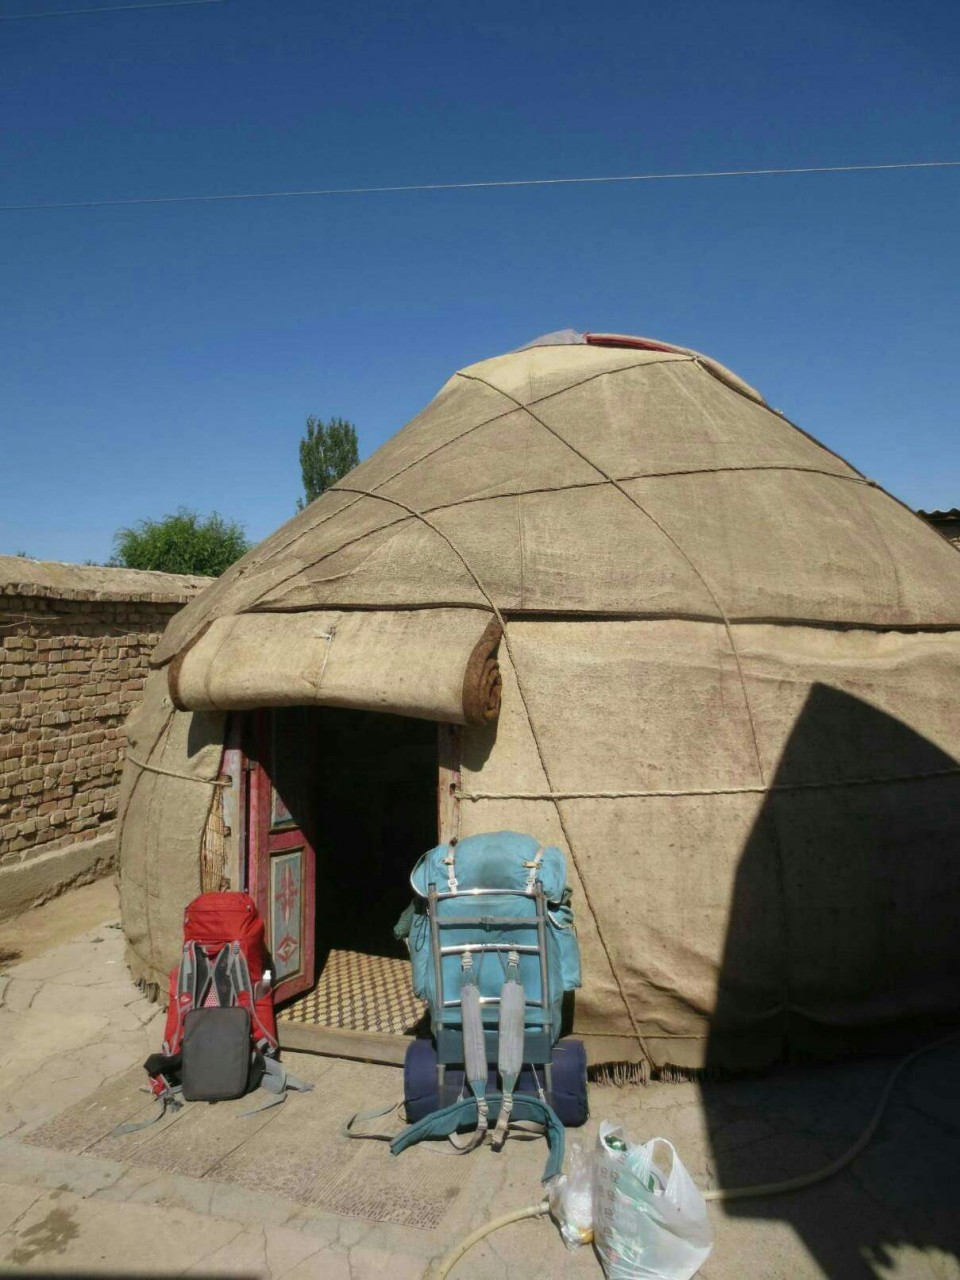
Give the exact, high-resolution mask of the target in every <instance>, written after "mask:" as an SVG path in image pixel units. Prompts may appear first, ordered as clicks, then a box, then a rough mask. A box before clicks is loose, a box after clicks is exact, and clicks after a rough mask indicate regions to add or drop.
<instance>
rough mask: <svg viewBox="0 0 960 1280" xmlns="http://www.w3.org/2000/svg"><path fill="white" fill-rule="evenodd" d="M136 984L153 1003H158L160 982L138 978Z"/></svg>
mask: <svg viewBox="0 0 960 1280" xmlns="http://www.w3.org/2000/svg"><path fill="white" fill-rule="evenodd" d="M136 986H137V989H138V990H139V991H142V992H143V994H144V995H145V996H146V997H147V999H148V1000H149V1001H150V1003H151V1004H157V1002H158V1001H159V999H160V984H159V983H158V982H149V981H148V980H147V979H146V978H137V981H136Z"/></svg>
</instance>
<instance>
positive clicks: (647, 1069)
mask: <svg viewBox="0 0 960 1280" xmlns="http://www.w3.org/2000/svg"><path fill="white" fill-rule="evenodd" d="M734 1074H735V1073H733V1072H730V1071H726V1070H725V1069H724V1068H723V1067H678V1066H676V1065H675V1064H674V1063H672V1062H665V1063H664V1064H663V1066H661V1067H651V1065H650V1064H649V1063H648V1062H595V1063H592V1064H591V1065H590V1066H589V1067H587V1079H588V1080H589V1081H590V1083H591V1084H599V1085H617V1086H618V1087H624V1086H626V1085H636V1084H641V1085H646V1084H649V1083H650V1082H651V1081H656V1082H657V1083H659V1084H710V1083H712V1082H714V1081H717V1080H727V1079H730V1078H731V1076H732V1075H734Z"/></svg>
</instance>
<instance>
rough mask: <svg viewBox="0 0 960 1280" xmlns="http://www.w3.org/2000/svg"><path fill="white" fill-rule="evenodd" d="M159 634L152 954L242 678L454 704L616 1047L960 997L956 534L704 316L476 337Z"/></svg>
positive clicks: (350, 697)
mask: <svg viewBox="0 0 960 1280" xmlns="http://www.w3.org/2000/svg"><path fill="white" fill-rule="evenodd" d="M153 666H154V668H155V670H154V672H153V673H152V674H151V676H150V677H149V679H148V682H147V686H146V689H145V693H144V699H143V703H142V706H141V707H140V709H139V710H138V711H137V712H136V713H135V715H134V717H133V719H132V721H131V724H130V726H129V751H130V757H131V758H130V760H129V761H128V764H127V768H126V772H125V775H124V785H123V793H122V797H121V823H122V834H121V854H120V856H121V890H122V906H123V919H124V927H125V929H126V933H127V938H128V944H129V945H128V957H129V962H130V965H131V967H132V970H133V972H134V975H135V976H136V977H138V978H141V979H146V980H147V981H157V982H160V983H161V984H162V977H163V973H164V972H165V970H166V969H167V968H168V967H169V966H170V965H171V964H172V963H173V962H174V961H175V959H176V955H177V952H178V945H179V938H180V927H181V914H182V908H183V906H184V904H185V903H186V902H187V900H188V899H189V898H190V897H191V896H192V895H193V894H195V893H196V892H198V891H199V888H200V879H199V874H200V873H199V854H200V846H201V842H202V839H203V833H204V828H205V822H206V819H207V815H208V811H209V808H210V793H211V788H210V787H209V786H208V785H204V784H205V783H209V782H211V781H212V780H214V779H216V777H217V775H218V771H219V769H220V761H221V749H222V746H223V737H224V724H225V719H226V717H225V713H226V712H228V711H234V710H238V709H244V708H250V707H257V706H273V705H285V704H311V703H317V704H332V705H338V706H346V707H359V708H374V709H380V710H384V711H392V712H395V713H398V714H401V715H408V716H419V717H425V718H427V719H433V720H437V721H440V722H448V723H459V724H461V725H462V726H463V728H462V776H461V784H460V786H461V795H460V804H459V825H460V834H461V836H466V835H469V834H471V833H474V832H480V831H496V830H501V829H513V830H517V831H523V832H530V833H532V834H534V835H536V836H537V837H538V838H539V839H540V840H541V841H543V842H544V843H545V844H556V845H559V846H560V847H561V848H562V849H563V850H564V852H565V853H566V855H567V865H568V874H569V880H570V884H571V886H572V890H573V906H574V908H575V911H576V914H577V921H578V932H579V939H580V947H581V952H582V958H583V973H584V981H583V987H582V989H581V990H580V991H579V992H578V993H577V996H576V1003H575V1011H574V1023H573V1028H574V1031H575V1032H577V1033H578V1034H580V1035H583V1036H584V1037H585V1038H586V1040H587V1043H588V1047H589V1051H590V1054H591V1057H592V1059H593V1060H594V1061H608V1062H620V1061H627V1062H634V1063H642V1064H644V1069H646V1068H648V1067H663V1066H665V1065H666V1064H675V1065H676V1066H678V1067H680V1068H686V1069H696V1068H701V1067H704V1066H708V1067H710V1066H718V1067H731V1068H738V1067H754V1066H759V1065H764V1064H766V1063H769V1062H772V1061H774V1060H776V1059H777V1058H780V1057H782V1056H784V1055H785V1054H790V1053H798V1054H805V1053H812V1054H819V1053H832V1052H834V1051H839V1050H847V1049H850V1048H858V1047H876V1046H878V1045H879V1046H890V1047H896V1045H897V1044H898V1043H899V1042H901V1041H903V1040H904V1037H905V1036H906V1034H907V1033H908V1032H910V1034H915V1032H916V1028H917V1027H919V1026H921V1025H926V1024H927V1023H929V1022H932V1021H936V1020H938V1019H942V1018H945V1017H948V1016H950V1015H951V1014H952V1013H955V1012H956V1010H957V1006H958V1003H960V982H958V978H960V965H958V950H960V943H958V938H960V928H958V924H960V920H958V901H960V898H958V889H960V841H958V836H960V767H958V764H957V761H958V759H960V701H958V688H960V684H958V678H960V556H958V554H957V551H956V550H955V549H954V548H953V547H952V546H950V545H949V544H948V543H947V542H946V541H945V540H944V539H943V538H941V537H940V536H939V535H938V534H937V533H936V532H935V531H933V530H932V529H930V528H929V527H928V526H927V525H926V524H924V522H923V521H921V520H920V519H919V518H917V517H916V516H915V515H914V514H913V513H911V512H910V511H909V510H908V509H907V508H905V507H904V506H903V505H901V504H900V503H899V502H897V501H896V500H895V499H893V498H892V497H890V496H889V495H888V494H886V493H885V492H883V490H881V489H880V488H878V487H877V486H876V485H875V484H874V483H873V482H872V481H870V480H868V479H866V478H865V477H864V476H863V475H861V474H860V473H859V472H858V471H856V470H855V469H854V468H853V467H852V466H850V465H849V464H848V463H846V462H844V461H843V460H842V459H841V458H839V457H838V456H837V455H836V454H834V453H832V452H831V451H830V450H829V449H827V448H825V447H824V446H822V445H821V444H819V443H817V441H816V440H814V439H813V438H812V437H810V436H809V435H807V434H806V433H805V432H803V431H802V430H800V429H798V428H797V427H795V426H793V425H792V424H791V423H790V422H788V421H787V420H786V419H785V418H784V417H783V416H782V415H781V414H780V413H778V412H775V411H773V410H771V409H770V408H769V407H768V406H767V405H766V403H765V402H764V400H763V398H762V397H761V396H760V395H759V393H758V392H756V391H754V390H753V389H752V388H751V387H749V386H747V385H746V384H745V383H744V382H742V381H741V380H740V379H739V378H737V377H736V376H735V375H733V374H732V373H730V372H729V371H728V370H726V369H724V368H723V367H722V366H720V365H719V364H717V363H716V362H715V361H712V360H710V359H708V358H706V357H703V356H700V355H698V354H696V353H695V352H691V351H688V350H686V349H683V348H678V347H673V346H670V345H668V344H665V343H659V342H652V341H648V340H645V339H633V338H620V337H616V336H609V335H582V334H575V333H572V332H564V333H561V334H557V335H551V336H550V337H549V338H547V339H541V340H540V341H539V342H538V343H535V344H532V345H531V346H529V347H527V348H524V349H522V350H519V351H516V352H513V353H511V354H508V355H503V356H498V357H496V358H494V359H490V360H484V361H482V362H481V363H479V364H474V365H471V366H469V367H468V368H465V369H463V370H461V371H460V372H458V373H456V374H455V375H454V376H453V377H452V378H451V379H450V380H449V381H448V382H447V383H446V385H445V386H444V387H443V388H442V389H441V391H440V392H439V394H438V395H437V396H436V398H435V399H434V400H433V401H432V402H431V403H430V404H429V405H428V406H427V407H426V408H425V409H424V410H423V412H422V413H420V414H419V415H418V416H417V417H416V418H414V419H413V421H412V422H410V423H409V424H408V425H407V426H406V427H404V428H403V429H402V430H401V431H399V432H398V433H397V434H396V435H394V436H393V437H392V438H391V439H389V440H388V441H387V443H386V444H384V445H383V446H382V448H380V449H378V450H377V452H376V453H375V454H373V456H372V457H370V458H369V459H368V460H367V461H365V462H363V463H361V465H360V466H359V467H357V468H356V469H355V470H354V471H353V472H351V473H350V474H349V475H348V476H347V477H345V478H344V479H343V480H341V481H340V482H339V483H338V484H336V485H335V486H334V487H333V488H332V489H330V490H328V491H327V492H326V493H324V494H323V496H322V497H320V498H319V499H318V500H317V501H315V502H313V503H311V504H310V505H309V506H308V507H307V508H306V509H305V510H303V511H302V512H301V513H299V514H298V515H297V516H295V517H294V518H293V519H292V520H290V521H288V522H287V524H285V525H284V526H283V527H282V528H280V529H279V530H278V531H277V532H276V533H274V534H273V535H272V536H271V537H269V538H268V539H267V540H266V541H265V542H263V543H261V544H260V545H259V546H258V547H256V548H255V549H254V550H252V551H251V552H250V553H249V554H248V555H246V556H245V557H244V558H243V559H242V560H240V561H239V562H238V563H237V564H235V565H234V566H233V567H232V568H231V569H229V570H228V571H227V572H226V573H225V574H224V575H223V577H222V578H220V579H218V581H217V582H216V583H214V584H213V585H211V586H210V587H209V588H208V589H207V590H205V591H204V592H203V593H201V594H200V595H198V596H197V597H196V598H195V599H194V600H193V601H192V602H191V603H190V604H189V605H187V607H186V608H184V609H183V611H182V612H181V613H179V614H178V615H177V616H176V617H175V618H174V619H173V620H172V621H171V623H170V625H169V626H168V628H167V631H166V633H165V635H164V637H163V639H162V640H161V643H160V645H159V647H158V648H157V650H156V653H155V654H154V657H153ZM498 711H499V714H498ZM144 766H146V767H144ZM371 785H375V780H372V781H371ZM421 852H422V850H420V849H411V850H410V851H409V853H410V864H411V866H412V864H413V862H414V860H415V858H416V857H417V856H418V855H419V854H420V853H421Z"/></svg>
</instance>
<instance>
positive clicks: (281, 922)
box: [246, 707, 316, 1000]
mask: <svg viewBox="0 0 960 1280" xmlns="http://www.w3.org/2000/svg"><path fill="white" fill-rule="evenodd" d="M248 728H249V730H250V732H249V733H248V735H247V738H248V744H247V751H248V763H247V770H246V776H247V781H248V787H249V791H248V795H249V809H248V824H247V831H248V833H249V835H248V842H249V849H248V863H247V867H248V883H249V891H250V894H251V896H252V897H253V899H254V901H255V902H256V904H257V907H258V909H259V911H260V914H261V915H262V916H263V919H264V921H265V922H266V926H267V946H268V947H269V950H270V954H271V956H272V957H273V965H274V969H273V974H274V992H275V995H276V998H277V1000H286V999H288V998H289V997H290V996H295V995H299V994H300V992H303V991H309V990H310V989H311V988H312V987H313V986H314V985H315V984H316V910H315V902H316V896H315V895H316V854H315V853H314V849H313V845H312V844H311V842H310V839H309V836H308V832H309V830H310V829H311V827H312V824H313V821H314V819H315V815H314V806H313V796H312V795H311V774H312V767H313V764H314V762H315V760H316V752H315V745H316V744H315V743H314V742H313V741H312V737H311V735H310V733H309V729H310V718H309V714H308V713H307V711H306V708H303V707H271V708H265V709H264V710H262V711H256V712H254V713H253V714H252V723H251V724H250V725H249V726H248Z"/></svg>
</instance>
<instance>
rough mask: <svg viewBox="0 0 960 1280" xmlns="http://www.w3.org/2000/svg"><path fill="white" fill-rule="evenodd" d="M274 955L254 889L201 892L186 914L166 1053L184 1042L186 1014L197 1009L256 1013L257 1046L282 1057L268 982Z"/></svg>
mask: <svg viewBox="0 0 960 1280" xmlns="http://www.w3.org/2000/svg"><path fill="white" fill-rule="evenodd" d="M268 963H269V958H268V956H267V944H266V937H265V930H264V925H263V920H262V919H261V917H260V913H259V911H258V910H257V905H256V903H255V902H254V900H253V899H252V898H251V897H250V895H249V894H248V893H201V894H200V896H199V898H194V900H193V901H192V902H191V903H190V904H189V905H188V906H187V908H186V910H185V911H184V913H183V951H182V953H181V955H180V963H179V965H178V966H177V968H176V969H171V971H170V1000H169V1003H168V1004H167V1022H166V1026H165V1027H164V1031H163V1054H164V1056H165V1057H168V1058H172V1057H174V1056H175V1055H176V1054H178V1053H180V1051H181V1049H182V1046H183V1033H184V1018H185V1016H186V1015H187V1014H188V1013H189V1012H190V1011H191V1009H210V1008H230V1007H233V1006H235V1005H239V1006H240V1007H241V1008H244V1009H249V1011H250V1034H251V1039H252V1048H253V1049H255V1050H257V1051H258V1052H260V1053H262V1054H265V1055H268V1056H269V1057H276V1055H277V1052H278V1050H279V1047H280V1046H279V1042H278V1041H277V1020H276V1017H275V1016H274V1012H273V988H272V986H271V984H270V981H269V979H268V980H266V981H264V976H263V975H264V973H265V972H266V969H267V965H268Z"/></svg>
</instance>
